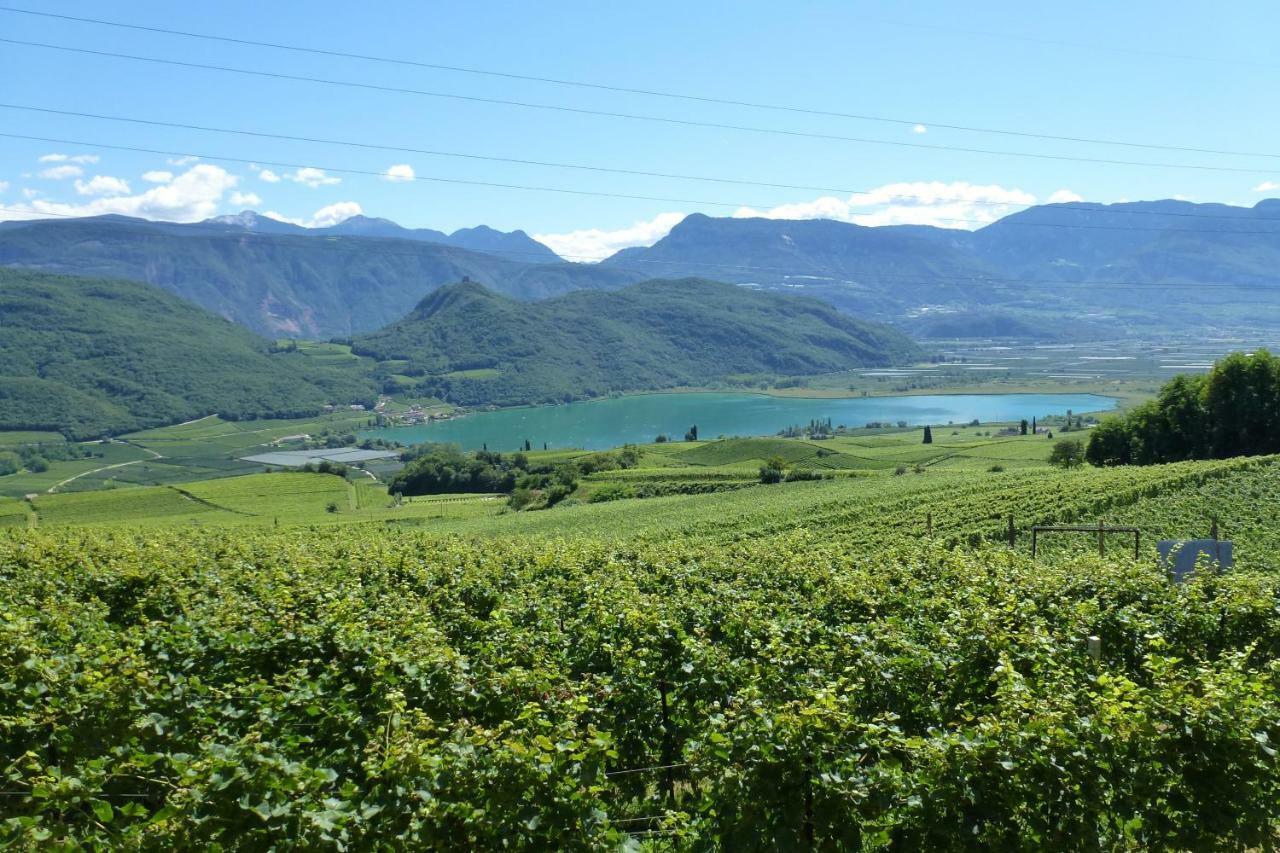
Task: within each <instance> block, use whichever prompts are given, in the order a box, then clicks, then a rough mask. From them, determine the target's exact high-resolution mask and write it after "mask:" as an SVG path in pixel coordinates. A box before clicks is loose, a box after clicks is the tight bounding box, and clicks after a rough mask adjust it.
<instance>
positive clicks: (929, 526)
mask: <svg viewBox="0 0 1280 853" xmlns="http://www.w3.org/2000/svg"><path fill="white" fill-rule="evenodd" d="M924 529H925V535H927V536H928V537H929V538H930V539H932V538H933V513H927V514H926V515H925V517H924Z"/></svg>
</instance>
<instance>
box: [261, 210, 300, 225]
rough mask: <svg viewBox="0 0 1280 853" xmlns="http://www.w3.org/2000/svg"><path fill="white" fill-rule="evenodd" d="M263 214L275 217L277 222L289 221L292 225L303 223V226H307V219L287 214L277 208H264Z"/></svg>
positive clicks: (270, 217) (269, 217)
mask: <svg viewBox="0 0 1280 853" xmlns="http://www.w3.org/2000/svg"><path fill="white" fill-rule="evenodd" d="M262 215H263V216H265V217H267V218H268V219H274V220H275V221H276V222H288V223H289V224H290V225H301V226H302V227H303V228H306V227H307V221H306V220H305V219H299V218H297V217H296V216H285V215H284V214H283V213H280V212H279V211H276V210H264V211H262Z"/></svg>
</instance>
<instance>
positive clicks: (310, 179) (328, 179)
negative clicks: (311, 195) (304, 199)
mask: <svg viewBox="0 0 1280 853" xmlns="http://www.w3.org/2000/svg"><path fill="white" fill-rule="evenodd" d="M266 173H267V170H266V169H263V170H262V175H265V174H266ZM260 177H261V175H260ZM284 177H286V178H288V179H289V180H291V181H293V182H294V183H295V184H303V185H304V186H308V187H311V188H312V189H315V188H316V187H326V186H329V185H331V184H338V183H342V178H335V177H334V176H333V175H330V174H327V173H326V172H325V170H324V169H315V168H312V167H311V166H304V167H303V168H301V169H297V170H295V171H293V172H286V173H285V175H284ZM263 180H267V179H266V178H263Z"/></svg>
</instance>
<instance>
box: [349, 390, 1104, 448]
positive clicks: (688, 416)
mask: <svg viewBox="0 0 1280 853" xmlns="http://www.w3.org/2000/svg"><path fill="white" fill-rule="evenodd" d="M1115 404H1116V401H1115V400H1114V399H1112V398H1111V397H1103V396H1100V395H1097V394H931V395H920V396H904V397H851V398H847V399H822V398H817V397H770V396H767V395H764V394H722V393H691V394H637V395H634V396H628V397H612V398H608V399H602V400H590V401H586V402H581V403H568V404H565V405H559V406H533V407H527V408H519V409H500V410H498V411H493V412H476V413H474V414H470V415H465V416H463V417H459V418H453V419H452V420H447V421H437V422H436V423H433V424H426V425H423V426H411V427H389V428H385V429H374V430H366V431H364V432H362V433H360V437H361V438H388V439H394V440H395V441H399V442H401V443H402V444H416V443H419V442H424V441H440V442H452V443H456V444H460V445H462V447H463V448H465V449H467V450H476V449H479V448H480V447H482V446H486V445H487V446H488V447H489V449H490V450H503V451H510V450H516V449H518V448H519V447H521V446H522V445H523V443H524V441H525V439H528V440H529V442H530V443H531V444H532V445H533V446H534V447H535V448H541V447H542V445H543V443H546V445H547V446H548V447H550V448H568V447H581V448H585V449H588V450H602V449H605V448H609V447H617V446H618V445H621V444H628V443H635V444H640V443H648V442H651V441H653V440H654V438H655V437H657V436H658V435H659V434H660V433H662V434H665V435H667V436H668V437H669V438H671V439H672V440H674V441H679V440H681V439H682V438H683V437H684V434H685V430H687V429H689V427H690V426H692V425H694V424H697V426H698V437H699V438H702V439H709V438H716V437H717V436H721V435H741V436H749V435H773V434H775V433H777V432H778V431H779V430H782V429H785V428H786V427H788V426H791V425H792V424H807V423H808V422H809V421H811V420H813V419H815V418H823V419H825V418H831V421H832V423H835V424H845V425H847V426H851V427H861V426H865V425H866V424H867V423H869V422H871V421H881V422H891V423H897V422H898V421H906V422H907V423H909V424H911V425H913V426H915V425H923V424H936V425H945V424H948V423H957V424H961V423H968V422H969V421H972V420H973V419H974V418H977V419H978V420H979V421H982V422H983V423H986V422H989V421H1017V420H1020V419H1022V418H1026V419H1027V420H1030V419H1031V418H1033V417H1036V418H1043V417H1044V416H1046V415H1064V414H1066V413H1067V410H1068V409H1070V410H1071V411H1073V412H1077V413H1079V412H1099V411H1106V410H1110V409H1112V408H1114V407H1115Z"/></svg>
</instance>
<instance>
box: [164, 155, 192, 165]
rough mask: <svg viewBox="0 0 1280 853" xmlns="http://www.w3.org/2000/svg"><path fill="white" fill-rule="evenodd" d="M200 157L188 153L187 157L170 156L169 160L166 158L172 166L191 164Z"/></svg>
mask: <svg viewBox="0 0 1280 853" xmlns="http://www.w3.org/2000/svg"><path fill="white" fill-rule="evenodd" d="M199 159H200V158H199V157H196V156H195V155H193V154H188V155H187V156H185V157H170V158H169V159H168V160H165V162H166V163H168V164H169V165H170V166H189V165H191V164H192V163H194V162H196V161H197V160H199Z"/></svg>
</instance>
